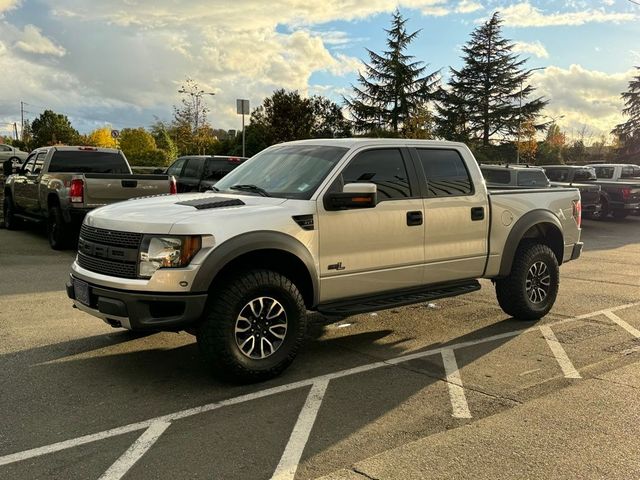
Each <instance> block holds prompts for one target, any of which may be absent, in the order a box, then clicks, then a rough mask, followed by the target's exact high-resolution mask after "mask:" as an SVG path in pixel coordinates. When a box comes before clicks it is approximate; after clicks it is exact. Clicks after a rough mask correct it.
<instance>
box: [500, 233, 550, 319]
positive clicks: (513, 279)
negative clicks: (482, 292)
mask: <svg viewBox="0 0 640 480" xmlns="http://www.w3.org/2000/svg"><path fill="white" fill-rule="evenodd" d="M540 262H542V263H543V264H544V265H545V266H546V269H547V270H546V271H547V272H548V274H549V286H548V287H547V291H546V296H545V297H544V299H543V300H541V301H539V302H533V301H532V300H531V299H530V296H529V291H528V290H527V283H528V280H527V276H528V275H529V274H530V271H531V269H532V268H534V264H538V265H539V264H540ZM559 284H560V269H559V268H558V260H557V258H556V256H555V254H554V253H553V251H552V250H551V249H550V248H549V247H548V246H546V245H542V244H540V243H536V242H533V241H523V242H522V243H521V244H520V246H519V247H518V249H517V250H516V255H515V258H514V260H513V265H512V267H511V273H510V274H509V276H507V277H505V278H501V279H499V280H496V284H495V286H496V296H497V298H498V303H499V304H500V307H501V308H502V310H503V311H504V312H505V313H506V314H508V315H511V316H512V317H513V318H515V319H517V320H538V319H540V318H542V317H544V316H545V315H546V314H547V313H549V311H550V310H551V308H552V307H553V304H554V303H555V301H556V297H557V295H558V286H559Z"/></svg>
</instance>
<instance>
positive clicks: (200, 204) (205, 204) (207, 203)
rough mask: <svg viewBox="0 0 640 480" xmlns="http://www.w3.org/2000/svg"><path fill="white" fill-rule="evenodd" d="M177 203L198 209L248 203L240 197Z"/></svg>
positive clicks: (201, 199)
mask: <svg viewBox="0 0 640 480" xmlns="http://www.w3.org/2000/svg"><path fill="white" fill-rule="evenodd" d="M176 205H185V206H187V207H193V208H197V209H198V210H208V209H210V208H222V207H237V206H240V205H246V203H244V202H243V201H242V200H240V199H239V198H229V197H214V198H197V199H195V200H186V201H184V202H177V203H176Z"/></svg>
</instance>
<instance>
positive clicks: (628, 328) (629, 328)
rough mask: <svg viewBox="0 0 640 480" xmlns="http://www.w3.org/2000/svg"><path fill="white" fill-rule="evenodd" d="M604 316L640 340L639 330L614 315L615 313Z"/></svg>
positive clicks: (605, 313) (607, 313)
mask: <svg viewBox="0 0 640 480" xmlns="http://www.w3.org/2000/svg"><path fill="white" fill-rule="evenodd" d="M604 315H605V316H606V317H607V318H608V319H609V320H611V321H612V322H614V323H617V324H618V325H620V326H621V327H622V328H624V329H625V330H626V331H627V332H629V333H630V334H631V335H633V336H634V337H636V338H640V330H638V329H637V328H635V327H633V326H631V325H629V324H628V323H627V322H625V321H624V320H623V319H621V318H620V317H619V316H617V315H616V314H615V313H613V312H604Z"/></svg>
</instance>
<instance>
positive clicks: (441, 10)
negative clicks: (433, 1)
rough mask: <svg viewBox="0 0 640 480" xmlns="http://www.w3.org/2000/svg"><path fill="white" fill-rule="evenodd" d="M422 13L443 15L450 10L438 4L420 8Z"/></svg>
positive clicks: (436, 15) (434, 15)
mask: <svg viewBox="0 0 640 480" xmlns="http://www.w3.org/2000/svg"><path fill="white" fill-rule="evenodd" d="M420 11H421V12H422V14H423V15H428V16H432V17H444V16H445V15H449V14H450V13H451V10H449V9H448V8H446V7H441V6H438V5H434V6H430V7H424V8H422V9H421V10H420Z"/></svg>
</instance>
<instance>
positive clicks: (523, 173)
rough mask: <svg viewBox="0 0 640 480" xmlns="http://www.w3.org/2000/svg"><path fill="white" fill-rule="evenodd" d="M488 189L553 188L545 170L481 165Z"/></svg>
mask: <svg viewBox="0 0 640 480" xmlns="http://www.w3.org/2000/svg"><path fill="white" fill-rule="evenodd" d="M480 170H481V171H482V175H483V176H484V179H485V180H486V182H487V186H488V187H497V188H510V187H514V188H515V187H526V188H548V187H550V186H551V184H550V183H549V179H548V178H547V176H546V175H545V174H544V170H542V169H541V168H538V167H531V166H529V165H523V164H518V165H512V164H508V165H480Z"/></svg>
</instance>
